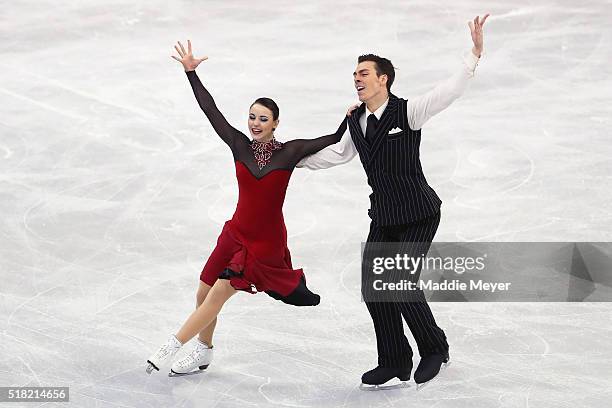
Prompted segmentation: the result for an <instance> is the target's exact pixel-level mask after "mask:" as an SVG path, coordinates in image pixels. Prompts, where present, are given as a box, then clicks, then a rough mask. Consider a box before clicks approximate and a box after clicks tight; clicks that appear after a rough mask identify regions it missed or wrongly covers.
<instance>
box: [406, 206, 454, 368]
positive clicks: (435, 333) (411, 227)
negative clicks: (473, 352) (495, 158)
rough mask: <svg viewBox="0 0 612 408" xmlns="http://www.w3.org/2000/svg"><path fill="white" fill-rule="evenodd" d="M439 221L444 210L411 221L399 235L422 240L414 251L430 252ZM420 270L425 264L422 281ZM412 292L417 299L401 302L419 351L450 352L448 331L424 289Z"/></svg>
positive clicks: (418, 240) (408, 239)
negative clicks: (435, 317)
mask: <svg viewBox="0 0 612 408" xmlns="http://www.w3.org/2000/svg"><path fill="white" fill-rule="evenodd" d="M439 223H440V213H437V214H435V215H433V216H430V217H428V218H425V219H423V220H419V221H416V222H413V223H410V224H407V226H406V229H405V230H404V231H403V232H402V233H401V234H400V237H399V238H400V239H401V241H402V242H418V243H422V244H419V245H415V246H414V247H413V248H415V249H418V252H419V253H418V254H417V253H415V254H413V255H414V256H420V255H421V253H423V254H424V255H427V251H429V247H430V246H431V241H433V238H434V235H435V234H436V231H437V229H438V225H439ZM420 273H421V268H419V270H418V271H417V272H416V273H415V275H414V277H415V279H416V281H418V279H419V276H420ZM412 296H414V299H411V300H413V301H411V302H401V303H398V307H399V309H400V311H401V314H402V315H403V316H404V319H405V320H406V323H407V324H408V327H409V328H410V331H411V332H412V335H413V336H414V339H415V340H416V342H417V346H418V348H419V354H420V355H421V356H424V355H427V354H431V353H440V354H444V353H446V352H448V343H447V342H446V335H445V334H444V331H443V330H442V329H441V328H440V327H438V325H437V324H436V320H435V319H434V317H433V314H432V313H431V309H430V308H429V305H428V304H427V301H426V300H425V296H424V294H423V291H421V290H419V291H415V292H414V293H412Z"/></svg>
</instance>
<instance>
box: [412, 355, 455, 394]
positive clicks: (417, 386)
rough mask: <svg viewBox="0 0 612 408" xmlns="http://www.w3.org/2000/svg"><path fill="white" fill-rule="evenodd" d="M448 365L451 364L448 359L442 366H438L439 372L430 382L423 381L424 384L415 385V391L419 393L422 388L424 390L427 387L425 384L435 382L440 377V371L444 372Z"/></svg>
mask: <svg viewBox="0 0 612 408" xmlns="http://www.w3.org/2000/svg"><path fill="white" fill-rule="evenodd" d="M450 363H451V361H450V359H449V360H448V361H447V362H446V363H442V366H440V371H438V374H436V376H435V377H434V378H432V379H431V380H429V381H425V382H424V383H421V384H417V385H416V390H417V391H421V390H422V389H423V388H425V387H426V386H427V384H431V382H432V381H433V380H435V379H436V378H437V377H438V376H439V375H440V373H441V372H442V371H444V370H446V369H447V368H448V366H449V365H450Z"/></svg>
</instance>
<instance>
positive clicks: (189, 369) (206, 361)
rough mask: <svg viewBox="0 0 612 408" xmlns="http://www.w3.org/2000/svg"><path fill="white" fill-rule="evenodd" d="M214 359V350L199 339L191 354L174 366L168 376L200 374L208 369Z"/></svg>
mask: <svg viewBox="0 0 612 408" xmlns="http://www.w3.org/2000/svg"><path fill="white" fill-rule="evenodd" d="M212 359H213V348H212V347H211V346H210V347H209V346H208V344H206V343H204V342H202V341H200V340H199V339H198V340H196V345H195V347H194V349H193V350H192V351H191V353H189V354H188V355H186V356H185V357H183V358H181V359H180V360H177V361H175V362H174V364H172V369H171V370H170V373H169V374H168V376H169V377H177V376H182V375H191V374H197V373H200V372H202V371H204V370H206V369H207V368H208V366H209V365H210V363H211V362H212Z"/></svg>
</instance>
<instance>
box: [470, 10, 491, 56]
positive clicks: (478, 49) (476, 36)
mask: <svg viewBox="0 0 612 408" xmlns="http://www.w3.org/2000/svg"><path fill="white" fill-rule="evenodd" d="M487 17H489V14H486V15H485V16H484V17H483V18H482V20H481V19H480V16H476V17H475V18H474V21H470V22H469V23H468V25H469V26H470V31H471V33H472V41H473V42H474V47H473V48H472V53H473V54H474V55H475V56H477V57H480V55H481V54H482V47H483V45H482V27H483V26H484V23H485V21H487Z"/></svg>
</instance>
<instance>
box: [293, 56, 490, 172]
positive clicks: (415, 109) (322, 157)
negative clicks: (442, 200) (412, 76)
mask: <svg viewBox="0 0 612 408" xmlns="http://www.w3.org/2000/svg"><path fill="white" fill-rule="evenodd" d="M478 60H479V58H478V57H477V56H475V55H474V54H473V53H472V52H471V51H470V52H469V53H468V55H467V56H464V58H463V64H462V65H461V69H460V70H458V71H457V72H456V73H455V74H454V75H453V76H451V77H450V78H448V79H447V80H445V81H443V82H442V83H440V84H438V86H436V87H435V88H434V89H432V90H431V91H429V92H427V93H425V94H423V95H421V96H418V97H415V98H411V99H409V100H408V103H407V116H408V124H409V125H410V128H411V129H413V130H419V129H421V128H422V127H423V125H424V124H425V122H427V121H428V120H429V119H430V118H431V117H432V116H434V115H436V114H438V113H440V112H441V111H443V110H444V109H446V108H447V107H448V106H449V105H450V104H451V103H452V102H453V101H454V100H455V99H457V98H459V97H460V96H461V95H462V94H463V92H465V90H466V89H467V87H468V85H469V82H470V79H471V78H473V77H474V71H475V69H476V66H477V65H478ZM388 103H389V99H387V100H386V101H385V103H383V104H382V106H381V107H380V108H378V109H377V110H376V111H375V112H370V110H369V109H368V108H367V107H366V112H365V114H363V115H361V117H360V118H359V124H360V125H361V130H362V131H363V134H364V135H365V133H366V124H367V117H368V116H369V115H376V118H377V119H379V120H380V117H381V116H382V114H383V112H384V111H385V108H386V107H387V104H388ZM356 155H357V149H356V148H355V144H354V143H353V139H352V138H351V134H350V132H349V131H346V132H344V135H342V139H340V141H339V142H338V143H335V144H332V145H329V146H327V147H326V148H324V149H322V150H319V151H318V152H317V153H315V154H312V155H310V156H308V157H305V158H303V159H302V160H300V162H299V163H298V164H297V166H296V167H306V168H308V169H311V170H319V169H326V168H329V167H333V166H337V165H339V164H344V163H348V162H349V161H351V160H352V159H353V158H354V157H355V156H356Z"/></svg>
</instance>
